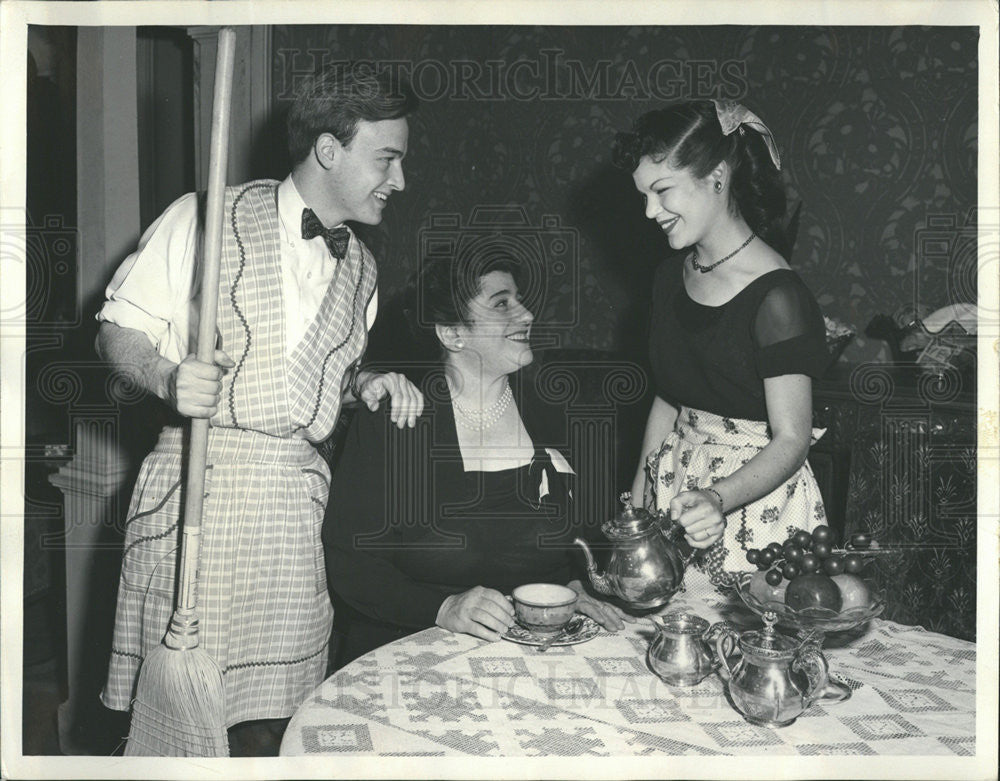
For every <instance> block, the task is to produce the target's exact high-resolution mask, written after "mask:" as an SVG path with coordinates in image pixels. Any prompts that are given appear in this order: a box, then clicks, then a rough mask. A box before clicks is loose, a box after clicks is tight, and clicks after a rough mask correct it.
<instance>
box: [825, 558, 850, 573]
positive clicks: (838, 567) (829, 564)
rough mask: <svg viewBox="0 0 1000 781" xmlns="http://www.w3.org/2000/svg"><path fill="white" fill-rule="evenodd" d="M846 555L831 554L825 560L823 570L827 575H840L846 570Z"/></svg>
mask: <svg viewBox="0 0 1000 781" xmlns="http://www.w3.org/2000/svg"><path fill="white" fill-rule="evenodd" d="M844 567H845V564H844V557H843V556H831V557H830V558H828V559H827V560H826V561H824V562H823V571H824V572H825V573H826V574H827V575H831V576H833V575H840V574H841V573H843V571H844Z"/></svg>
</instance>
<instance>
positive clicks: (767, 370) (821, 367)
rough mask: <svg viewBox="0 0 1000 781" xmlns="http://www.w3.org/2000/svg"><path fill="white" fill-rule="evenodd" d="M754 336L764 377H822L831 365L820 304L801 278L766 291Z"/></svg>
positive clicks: (761, 375)
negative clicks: (804, 375) (801, 375)
mask: <svg viewBox="0 0 1000 781" xmlns="http://www.w3.org/2000/svg"><path fill="white" fill-rule="evenodd" d="M753 338H754V345H755V348H756V355H755V360H756V366H757V373H758V375H759V376H760V377H761V378H766V377H779V376H781V375H784V374H807V375H809V376H810V377H813V378H815V379H818V378H820V377H821V376H822V375H823V373H824V372H825V371H826V368H827V366H828V365H829V362H830V353H829V350H828V348H827V346H826V329H825V326H824V325H823V317H822V315H821V314H820V311H819V306H818V305H817V304H816V301H815V299H814V298H813V297H812V294H811V293H810V292H809V290H808V289H807V288H806V287H805V285H803V284H801V283H800V282H798V281H797V280H794V279H793V280H789V281H787V282H782V283H781V284H779V285H777V286H775V287H773V288H771V289H770V290H769V291H768V292H767V293H766V294H765V295H764V298H763V299H762V300H761V303H760V306H759V307H758V309H757V314H756V317H755V318H754V324H753Z"/></svg>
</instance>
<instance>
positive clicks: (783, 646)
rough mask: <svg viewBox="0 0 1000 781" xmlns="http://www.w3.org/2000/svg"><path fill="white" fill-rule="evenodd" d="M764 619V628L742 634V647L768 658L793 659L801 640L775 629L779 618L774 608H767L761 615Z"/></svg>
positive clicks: (744, 649)
mask: <svg viewBox="0 0 1000 781" xmlns="http://www.w3.org/2000/svg"><path fill="white" fill-rule="evenodd" d="M761 617H762V618H763V619H764V628H763V629H760V630H754V631H750V632H744V633H743V634H742V635H740V648H741V650H742V651H743V652H744V653H746V652H747V651H749V652H750V653H751V654H756V655H757V656H763V657H766V658H768V659H791V658H792V657H793V656H795V652H796V651H798V649H799V647H800V646H801V642H800V641H797V640H794V639H792V638H791V637H785V636H784V635H780V634H778V633H777V632H775V631H774V625H775V623H776V622H777V620H778V614H777V613H775V612H774V611H773V610H766V611H764V614H763V615H762V616H761Z"/></svg>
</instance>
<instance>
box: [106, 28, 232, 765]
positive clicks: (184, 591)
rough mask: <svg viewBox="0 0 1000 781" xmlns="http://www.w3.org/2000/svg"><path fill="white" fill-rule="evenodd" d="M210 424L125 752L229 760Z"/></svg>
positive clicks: (224, 54)
mask: <svg viewBox="0 0 1000 781" xmlns="http://www.w3.org/2000/svg"><path fill="white" fill-rule="evenodd" d="M235 40H236V35H235V32H234V31H233V29H232V28H229V27H225V28H223V29H222V30H220V31H219V52H218V59H217V60H216V66H215V96H214V101H213V105H212V140H211V151H210V157H209V173H208V204H207V209H206V222H205V245H204V267H203V270H202V283H201V290H202V296H201V313H200V318H201V320H200V322H199V324H198V352H197V357H198V360H199V361H203V362H205V363H212V362H213V361H214V359H215V320H216V311H217V308H218V307H217V302H218V296H217V295H216V291H217V290H218V289H219V263H220V258H221V254H222V219H223V213H222V211H223V196H224V193H223V188H224V187H225V183H226V180H225V175H226V162H227V158H228V151H229V150H228V146H229V115H230V103H231V96H232V87H233V52H234V48H235ZM208 428H209V423H208V419H207V418H195V419H192V421H191V440H190V452H189V454H188V467H187V485H186V496H185V501H184V524H183V530H182V533H181V540H180V571H179V574H178V589H177V608H176V610H175V611H174V614H173V617H172V618H171V620H170V628H169V629H168V630H167V633H166V636H165V637H164V638H163V642H162V643H161V644H160V645H158V646H157V647H156V648H154V649H153V650H152V651H150V652H149V653H148V654H147V655H146V658H145V659H144V660H143V662H142V667H141V668H140V670H139V680H138V682H137V684H136V695H135V699H134V700H133V701H132V724H131V727H130V729H129V736H128V744H127V745H126V747H125V754H126V755H132V756H167V757H170V756H175V757H225V756H228V755H229V743H228V740H227V737H226V718H225V712H226V707H225V689H224V688H223V685H222V671H221V670H220V669H219V665H218V664H216V662H215V660H214V659H212V657H211V656H209V654H208V652H207V651H205V649H204V648H199V647H198V616H197V612H196V606H197V582H198V548H199V542H200V535H201V514H202V500H203V497H204V492H205V464H206V461H207V457H208Z"/></svg>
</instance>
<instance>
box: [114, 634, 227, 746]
mask: <svg viewBox="0 0 1000 781" xmlns="http://www.w3.org/2000/svg"><path fill="white" fill-rule="evenodd" d="M224 725H225V690H224V688H223V685H222V672H221V671H220V670H219V666H218V665H217V664H216V663H215V660H214V659H212V657H211V656H209V655H208V653H207V652H206V651H205V650H204V649H203V648H200V647H195V648H187V649H183V650H176V649H173V648H168V647H167V646H166V645H164V644H162V643H161V644H160V645H158V646H157V647H156V648H154V649H153V650H152V651H150V652H149V653H148V654H147V655H146V658H145V659H144V660H143V662H142V667H141V668H140V669H139V680H138V682H137V684H136V696H135V700H134V701H133V703H132V724H131V727H130V729H129V736H128V744H127V745H126V747H125V754H126V755H127V756H146V757H148V756H154V757H227V756H229V741H228V739H227V735H226V729H225V726H224Z"/></svg>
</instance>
